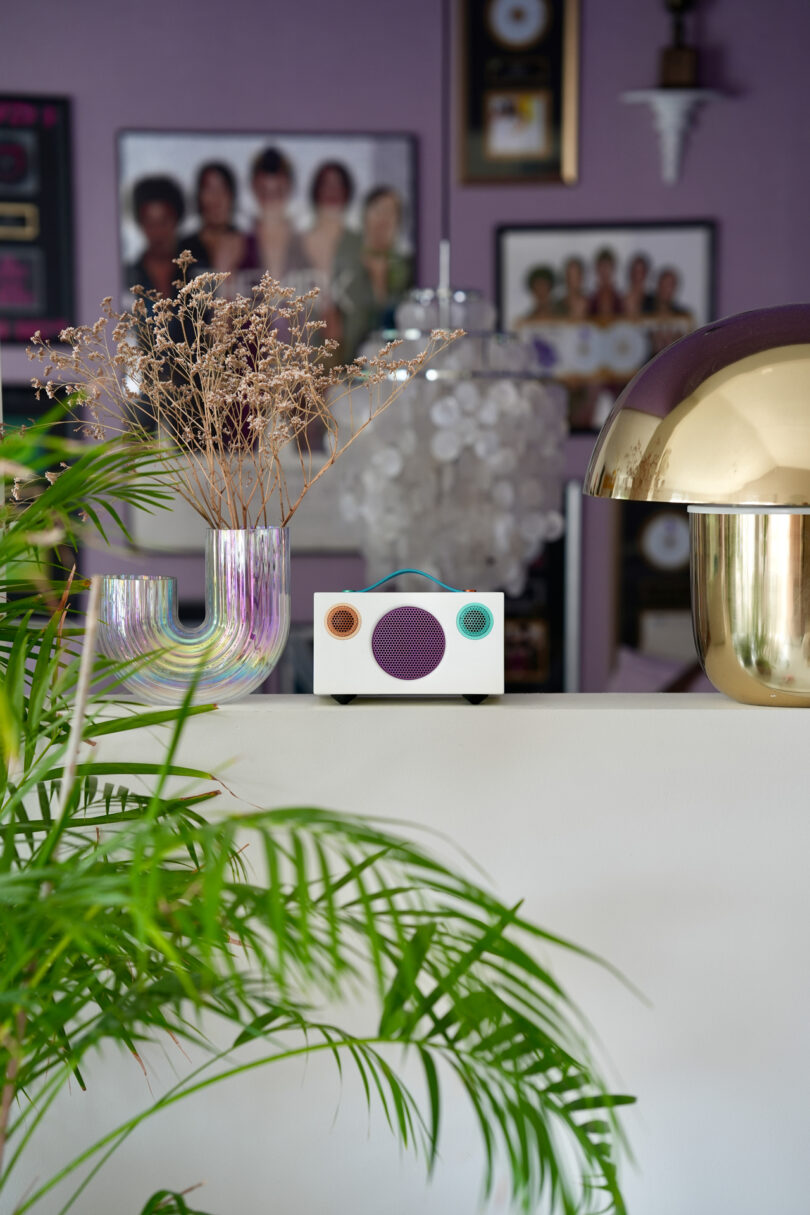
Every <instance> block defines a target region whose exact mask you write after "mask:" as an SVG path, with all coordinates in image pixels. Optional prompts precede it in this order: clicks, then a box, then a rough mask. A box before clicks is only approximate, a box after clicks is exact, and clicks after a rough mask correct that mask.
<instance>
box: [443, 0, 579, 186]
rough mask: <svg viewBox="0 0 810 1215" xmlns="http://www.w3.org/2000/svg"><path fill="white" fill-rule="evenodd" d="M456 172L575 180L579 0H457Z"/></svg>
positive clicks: (498, 178) (486, 178) (474, 177)
mask: <svg viewBox="0 0 810 1215" xmlns="http://www.w3.org/2000/svg"><path fill="white" fill-rule="evenodd" d="M459 31H460V44H459V64H460V83H461V89H460V94H461V95H460V101H459V107H458V108H459V115H460V131H459V136H460V138H459V148H460V152H461V165H460V176H461V180H462V181H464V182H468V183H476V182H481V183H487V182H504V183H512V184H514V183H520V182H527V183H535V184H536V183H538V182H565V183H570V182H574V181H576V179H577V107H578V91H579V0H459Z"/></svg>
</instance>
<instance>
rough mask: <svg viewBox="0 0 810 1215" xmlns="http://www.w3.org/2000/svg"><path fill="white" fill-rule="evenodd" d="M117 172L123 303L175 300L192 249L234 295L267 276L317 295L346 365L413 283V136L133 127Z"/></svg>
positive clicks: (124, 136) (121, 144)
mask: <svg viewBox="0 0 810 1215" xmlns="http://www.w3.org/2000/svg"><path fill="white" fill-rule="evenodd" d="M118 173H119V182H118V184H119V198H120V246H121V278H122V290H123V299H124V301H125V306H127V305H128V303H129V302H130V297H129V289H130V288H131V287H132V286H134V285H135V284H140V285H141V286H143V287H146V288H147V289H155V290H158V291H160V292H161V294H171V293H172V292H173V290H174V288H173V286H172V284H173V282H174V281H175V280H176V278H177V276H178V270H177V267H176V266H174V265H173V263H172V258H174V257H176V256H177V254H178V253H179V252H180V251H181V250H183V249H189V250H190V251H191V253H192V254H193V256H194V258H195V266H194V267H192V269H193V270H196V269H200V270H206V269H213V270H221V271H227V272H228V273H229V274H230V275H231V278H230V280H229V282H228V284H227V287H228V289H229V290H232V291H234V292H237V291H239V292H241V293H243V294H246V293H249V291H250V288H251V287H252V286H253V285H254V284H255V283H256V282H257V281H258V278H259V277H260V276H261V274H262V273H263V272H264V271H269V272H270V273H271V274H272V275H273V277H274V278H276V279H278V280H279V281H280V282H281V283H283V284H284V285H285V286H289V287H293V288H294V289H295V290H296V291H297V292H299V293H301V294H303V293H305V292H307V291H309V290H311V289H312V288H313V287H316V288H318V290H319V295H318V299H317V304H316V306H315V314H314V317H315V319H318V320H321V321H323V322H324V325H325V328H324V329H323V330H322V333H323V334H325V335H326V336H328V337H330V338H334V339H335V340H336V341H337V342H338V343H339V352H338V358H339V360H341V361H342V360H345V359H349V358H352V357H353V356H354V354H355V353H356V351H357V349H358V347H359V345H360V343H361V342H362V340H363V338H364V337H365V336H366V335H367V334H368V333H369V331H371V330H374V329H379V328H385V327H390V326H391V324H392V323H393V313H394V309H395V307H396V305H397V303H398V302H399V301H400V300H401V299H402V297H403V296H404V295H405V294H406V292H407V291H408V290H409V289H410V288H411V286H412V285H413V283H414V265H415V259H416V252H417V233H416V214H417V207H416V203H417V195H416V143H415V139H414V137H413V136H411V135H405V134H396V133H392V134H323V135H320V134H289V133H280V132H269V131H264V132H262V131H258V132H253V133H229V132H212V133H207V132H202V131H123V132H121V133H120V134H119V139H118Z"/></svg>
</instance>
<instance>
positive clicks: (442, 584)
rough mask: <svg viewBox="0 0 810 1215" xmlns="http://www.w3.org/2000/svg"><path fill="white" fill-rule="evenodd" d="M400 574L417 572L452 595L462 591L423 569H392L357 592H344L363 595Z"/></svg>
mask: <svg viewBox="0 0 810 1215" xmlns="http://www.w3.org/2000/svg"><path fill="white" fill-rule="evenodd" d="M400 574H418V575H419V577H420V578H428V579H430V581H431V582H435V583H436V585H437V586H440V587H442V588H443V589H444V590H445V591H452V592H453V594H454V595H460V594H462V591H461V590H460V588H459V587H457V586H448V585H447V583H446V582H441V581H440V580H439V579H438V578H434V577H433V575H432V574H426V573H425V571H424V570H394V572H393V574H386V576H385V577H384V578H380V580H379V582H372V584H371V586H364V587H361V589H360V590H359V591H357V592H355V591H350V590H346V591H344V594H346V595H353V594H360V595H365V593H366V592H367V591H376V589H377V587H378V586H382V585H383V583H385V582H390V581H391V579H392V578H399V576H400Z"/></svg>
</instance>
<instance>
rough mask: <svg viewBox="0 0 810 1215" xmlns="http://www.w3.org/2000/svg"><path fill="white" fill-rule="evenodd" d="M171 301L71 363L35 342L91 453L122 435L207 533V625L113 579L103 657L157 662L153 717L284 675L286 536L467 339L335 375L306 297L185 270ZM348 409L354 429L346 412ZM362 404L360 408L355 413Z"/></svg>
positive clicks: (148, 296) (162, 595)
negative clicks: (232, 289) (424, 378)
mask: <svg viewBox="0 0 810 1215" xmlns="http://www.w3.org/2000/svg"><path fill="white" fill-rule="evenodd" d="M175 261H176V264H177V265H178V267H179V274H180V277H179V278H178V280H177V282H176V283H175V284H174V286H175V288H176V295H174V296H172V297H170V298H169V297H164V296H161V295H160V294H159V293H157V292H155V291H145V290H144V289H143V288H140V287H136V288H134V294H135V303H134V305H133V307H132V309H131V311H129V312H118V311H116V310H115V309H114V308H113V307H112V303H111V301H110V300H109V299H107V300H105V301H104V304H103V315H102V316H101V317H100V319H99V320H98V321H97V322H96V323H95V324H94V325H84V326H78V327H71V328H68V329H65V330H63V331H62V333H61V334H60V341H61V342H62V343H65V344H67V345H68V346H69V347H70V352H69V353H65V352H64V351H61V350H59V349H58V348H54V347H52V346H51V345H50V344H49V343H48V342H45V341H44V340H43V339H42V338H41V337H40V336H39V335H38V334H37V335H35V337H34V339H33V345H32V347H31V349H30V350H29V355H31V357H32V358H34V359H36V360H38V361H39V362H40V363H41V364H42V365H43V373H42V374H43V376H44V382H43V381H41V380H40V379H35V380H34V384H35V386H36V387H37V389H38V391H45V392H47V393H48V395H49V396H51V397H54V396H57V395H58V394H59V393H60V392H62V393H65V394H67V396H68V397H69V398H72V402H73V405H74V408H75V406H76V403H77V402H80V405H81V413H82V417H83V427H84V430H85V432H86V433H87V434H88V435H89V436H90V437H91V438H94V439H100V438H102V437H103V436H105V435H107V434H109V433H110V431H114V432H123V433H124V434H125V435H126V437H127V439H128V440H129V442H130V443H131V444H133V447H132V452H133V460H134V461H137V459H138V458H139V453H140V454H142V455H143V454H146V455H150V454H151V453H154V452H158V453H160V455H161V456H162V458H163V460H164V464H165V469H166V472H167V474H170V476H171V480H172V484H173V486H174V488H175V490H176V492H177V493H179V494H180V496H181V497H182V498H184V499H185V500H186V501H187V502H188V503H189V504H190V505H191V506H192V507H193V508H194V510H196V511H197V513H198V514H199V515H200V517H201V518H202V519H204V520H205V522H206V523H207V525H208V528H209V531H208V533H207V538H206V581H207V586H206V605H207V614H206V620H205V624H204V625H203V627H202V628H201V629H193V630H191V629H187V628H184V627H183V626H182V625H181V624H180V622H179V621H178V619H177V611H176V604H175V588H174V580H173V579H170V578H142V577H135V578H133V577H110V578H107V579H106V580H105V582H104V585H103V593H102V613H101V615H102V622H101V628H100V643H101V648H102V650H103V651H104V652H105V653H107V654H108V655H109V656H110V657H113V658H122V659H127V658H133V657H137V656H140V655H142V654H144V653H147V652H150V651H151V652H153V653H154V652H155V651H156V650H159V651H160V653H159V654H155V659H154V661H152V662H150V663H149V664H148V665H146V666H144V665H141V666H140V667H138V668H137V669H133V670H132V671H131V672H130V676H129V679H128V686H129V688H130V690H131V691H132V692H134V693H135V694H137V695H138V696H140V697H141V698H142V699H146V700H148V701H157V702H162V703H168V704H179V703H180V702H182V700H183V698H184V696H185V694H186V692H187V690H188V688H189V686H190V684H191V683H192V682H194V683H195V687H196V692H195V696H196V698H197V699H198V700H206V699H216V700H217V701H219V702H220V703H221V702H223V701H227V700H235V699H238V698H240V697H242V696H245V695H247V693H248V692H251V691H253V690H254V689H255V688H257V687H258V686H259V685H260V684H261V683H262V682H263V680H264V679H266V677H267V676H268V675H269V673H270V672H271V671H272V670H273V668H274V666H275V664H276V662H277V661H278V659H279V657H280V655H281V652H282V650H283V649H284V645H285V644H286V640H287V634H288V631H289V619H290V593H289V534H288V526H289V523H290V521H291V519H292V518H293V516H294V515H295V512H296V510H297V509H298V507H299V506H300V505H301V503H302V501H303V500H304V498H305V496H306V494H307V493H308V491H309V490H310V489H311V488H312V486H313V485H315V484H316V483H317V482H318V481H319V480H320V479H321V477H323V476H324V475H325V474H326V473H327V472H328V470H329V469H330V468H331V467H332V465H333V464H335V463H336V461H337V460H339V459H340V457H341V456H342V455H343V453H344V452H345V451H347V450H348V448H349V447H351V445H352V444H353V443H354V442H355V440H356V439H357V438H358V436H359V435H360V434H361V433H362V432H363V431H364V430H365V428H366V427H367V426H368V425H369V424H370V423H371V422H372V421H373V420H374V418H375V417H376V416H377V415H378V414H379V413H381V412H382V411H383V410H384V409H386V408H387V407H388V406H389V405H390V404H391V403H392V402H393V401H394V400H396V398H397V397H398V395H399V393H400V392H401V391H402V390H403V388H405V386H406V385H407V383H408V381H409V380H410V379H412V378H413V376H414V375H416V374H417V373H418V372H419V371H420V370H421V369H422V368H423V367H424V366H425V364H426V363H427V362H428V360H429V359H431V358H432V357H433V356H434V355H435V354H437V353H439V352H440V351H441V350H443V349H444V348H445V347H446V345H447V344H448V342H450V341H452V340H453V338H454V337H456V336H458V334H457V333H456V332H454V333H450V332H445V331H442V330H435V331H434V332H433V333H432V334H431V336H430V340H429V341H428V344H427V346H426V347H425V349H424V350H422V351H421V352H420V353H419V354H418V355H416V356H415V357H413V358H410V359H401V358H397V357H396V354H397V348H398V347H399V346H400V345H401V343H399V342H390V343H389V344H388V345H386V346H384V347H383V349H382V350H380V351H379V353H378V354H377V355H376V356H374V357H372V358H367V357H363V356H361V357H359V358H357V359H355V360H354V361H353V362H352V363H349V364H348V365H346V366H336V365H335V364H334V355H335V352H336V350H337V345H338V344H337V343H336V342H335V341H333V340H332V339H329V338H323V340H319V339H320V338H321V337H322V334H321V332H320V331H321V330H322V329H323V328H324V324H325V323H324V322H323V321H320V320H315V319H313V317H312V311H313V306H314V303H315V301H316V299H317V295H318V291H317V289H313V290H312V291H309V292H307V293H306V294H304V295H296V294H295V292H294V291H293V290H292V289H291V288H287V287H283V286H282V285H281V284H280V283H278V282H276V280H275V279H273V278H272V277H271V276H270V275H269V274H265V275H263V277H262V278H261V280H260V281H259V283H258V284H257V286H255V287H254V288H253V290H252V291H251V293H250V295H247V296H243V295H237V296H235V297H231V296H229V295H227V294H226V293H225V291H224V288H225V287H226V286H227V280H228V278H229V275H227V274H222V273H216V272H214V271H204V272H202V273H199V274H196V275H191V276H190V274H189V267H190V266H191V265H192V264H193V261H194V259H193V257H192V256H191V254H190V253H189V252H188V251H186V252H185V253H181V254H180V256H179V257H178V258H176V259H175ZM344 398H348V400H349V402H350V408H349V412H348V418H346V417H345V414H344V411H342V410H340V409H338V406H339V403H340V402H341V401H342V400H343V399H344ZM361 399H362V400H363V401H364V405H363V406H362V407H361V406H360V404H359V403H360V401H361Z"/></svg>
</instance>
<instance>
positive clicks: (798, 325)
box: [602, 304, 810, 434]
mask: <svg viewBox="0 0 810 1215" xmlns="http://www.w3.org/2000/svg"><path fill="white" fill-rule="evenodd" d="M808 342H810V304H783V305H782V306H781V307H777V308H756V309H753V310H752V311H751V312H739V313H737V314H736V315H735V316H729V317H726V318H725V319H723V320H721V321H712V322H711V324H709V325H704V326H703V327H702V328H701V329H696V330H695V332H694V333H689V334H687V336H686V337H683V338H681V339H680V340H679V341H677V342H673V344H672V345H671V346H668V347H667V348H666V349H665V350H662V351H661V353H660V354H659V355H658V356H657V357H656V358H654V359H653V360H652V361H651V362H649V363H647V364H646V365H645V366H644V367H642V368H641V370H640V371H639V372H637V373H636V375H635V376H634V377H633V379H632V380H631V381H630V383H629V384H628V385H627V387H626V388H625V390H624V392H622V394H621V395H620V396H619V398H618V400H617V401H616V404H615V405H614V406H613V409H612V411H611V414H610V417H609V418H608V421H607V422H606V423H605V426H604V428H603V431H602V433H603V434H606V433H607V431H608V430H609V429H610V425H609V424H610V422H611V421H612V419H613V417H614V415H615V414H617V413H618V412H619V410H621V409H637V410H639V412H641V413H648V414H651V415H652V416H653V417H657V418H665V417H666V416H667V414H668V413H671V412H672V410H673V409H675V407H676V406H677V405H679V404H680V402H681V401H683V400H685V398H686V397H688V396H691V394H692V393H693V392H694V391H695V389H696V388H698V387H699V385H701V384H702V383H703V381H704V380H707V379H708V378H709V376H711V375H714V374H715V372H717V371H722V370H723V368H724V367H729V366H730V365H731V364H732V363H736V362H738V361H739V360H740V359H745V358H748V356H749V355H752V354H759V353H760V351H762V350H771V349H775V348H776V347H778V346H799V345H803V344H805V343H808Z"/></svg>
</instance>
